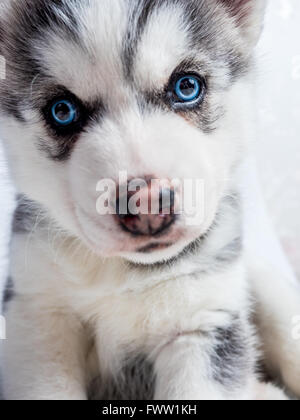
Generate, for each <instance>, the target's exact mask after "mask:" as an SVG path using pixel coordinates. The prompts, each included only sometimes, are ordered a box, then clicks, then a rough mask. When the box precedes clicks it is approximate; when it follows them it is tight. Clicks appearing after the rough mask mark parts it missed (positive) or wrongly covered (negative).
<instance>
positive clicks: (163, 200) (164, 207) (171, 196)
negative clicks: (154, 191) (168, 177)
mask: <svg viewBox="0 0 300 420" xmlns="http://www.w3.org/2000/svg"><path fill="white" fill-rule="evenodd" d="M174 205H175V192H174V190H171V189H169V188H163V189H162V190H161V191H160V195H159V211H160V213H162V212H165V211H168V212H169V213H173V212H174Z"/></svg>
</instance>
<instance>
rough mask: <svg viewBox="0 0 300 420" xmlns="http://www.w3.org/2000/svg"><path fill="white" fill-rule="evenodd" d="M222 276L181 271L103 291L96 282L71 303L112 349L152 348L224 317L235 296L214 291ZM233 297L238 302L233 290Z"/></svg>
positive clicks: (94, 331)
mask: <svg viewBox="0 0 300 420" xmlns="http://www.w3.org/2000/svg"><path fill="white" fill-rule="evenodd" d="M233 278H234V276H232V277H230V276H228V283H227V287H228V288H230V289H231V290H234V284H233V283H234V281H233ZM141 281H143V279H141ZM145 281H146V280H145ZM221 281H224V283H226V276H225V277H223V278H222V280H221V279H220V278H218V277H204V278H201V277H200V278H194V277H193V276H184V277H182V278H177V279H176V278H173V279H169V280H166V281H162V282H159V283H157V284H154V285H153V286H152V287H151V286H150V285H149V284H147V283H146V284H147V287H145V288H136V289H135V288H133V289H128V290H124V291H118V289H116V290H115V291H114V293H105V288H101V286H99V288H97V289H94V288H92V289H91V290H90V292H88V289H85V291H84V292H85V296H86V298H84V299H83V298H82V296H84V294H83V293H82V294H81V293H80V292H79V293H78V294H77V298H75V301H73V303H74V304H75V306H77V308H75V309H77V310H79V311H80V315H81V317H82V318H83V319H84V320H85V321H86V322H87V323H88V324H89V325H91V326H92V330H93V335H94V336H96V337H99V341H100V342H104V343H105V348H109V349H110V350H111V352H112V353H114V354H116V353H118V351H119V349H120V348H124V347H125V348H128V349H129V351H131V347H134V349H136V348H138V349H140V351H146V352H152V351H154V350H155V349H156V348H157V346H160V345H164V344H165V342H168V341H170V339H173V338H174V337H176V336H177V335H178V334H182V333H190V332H193V331H199V330H201V331H204V332H205V331H208V330H209V329H210V328H214V326H215V325H222V324H223V322H226V321H227V320H226V317H227V314H228V312H231V311H232V310H234V306H236V304H235V303H234V299H235V297H234V296H233V293H230V294H227V293H225V295H223V293H222V294H220V293H219V290H220V287H221V284H220V283H221ZM224 286H225V284H223V287H224ZM231 286H232V287H231ZM223 287H222V288H223ZM106 292H107V290H106ZM73 296H74V295H73ZM236 297H238V298H237V301H241V293H240V291H239V290H237V289H236ZM100 345H101V343H100Z"/></svg>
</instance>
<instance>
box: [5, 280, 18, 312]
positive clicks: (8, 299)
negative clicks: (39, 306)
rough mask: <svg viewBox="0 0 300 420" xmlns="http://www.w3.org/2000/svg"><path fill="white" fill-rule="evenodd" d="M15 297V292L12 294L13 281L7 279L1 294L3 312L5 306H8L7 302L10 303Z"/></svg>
mask: <svg viewBox="0 0 300 420" xmlns="http://www.w3.org/2000/svg"><path fill="white" fill-rule="evenodd" d="M14 296H15V292H14V282H13V279H12V278H11V277H8V279H7V282H6V286H5V289H4V294H3V305H4V312H5V311H6V309H7V305H8V304H9V302H11V301H12V300H13V298H14Z"/></svg>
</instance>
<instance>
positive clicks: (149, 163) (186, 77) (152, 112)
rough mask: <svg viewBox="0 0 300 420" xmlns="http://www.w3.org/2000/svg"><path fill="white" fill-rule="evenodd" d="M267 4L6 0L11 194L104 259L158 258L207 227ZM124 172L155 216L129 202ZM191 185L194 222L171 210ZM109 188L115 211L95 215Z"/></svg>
mask: <svg viewBox="0 0 300 420" xmlns="http://www.w3.org/2000/svg"><path fill="white" fill-rule="evenodd" d="M263 6H264V1H263V0H210V1H206V0H205V1H203V0H114V1H111V0H88V1H87V0H61V1H58V0H4V3H3V7H2V9H1V12H0V13H1V15H0V16H1V18H0V19H1V20H0V22H1V23H0V25H1V26H0V51H1V55H2V56H4V58H5V60H6V78H5V79H3V80H1V81H0V93H1V118H0V127H1V130H2V137H3V139H4V141H5V144H6V145H7V151H8V156H9V159H10V162H11V167H12V172H13V175H14V178H15V181H16V184H17V187H18V189H19V191H20V192H21V193H23V194H25V195H26V196H27V197H29V198H30V199H32V200H34V201H37V202H39V203H41V204H42V205H43V206H44V207H45V208H47V210H48V212H49V213H50V215H51V216H52V217H53V218H55V219H56V220H57V222H58V223H59V224H60V225H61V226H62V227H63V228H65V229H67V230H68V231H69V232H71V233H72V234H73V235H75V236H77V237H79V238H80V239H81V240H83V241H84V242H85V243H86V244H87V245H88V246H89V247H90V248H91V249H92V250H93V251H95V252H96V253H99V255H103V256H120V255H121V256H125V257H126V258H129V259H133V260H135V261H139V262H154V261H159V260H162V259H167V258H170V257H172V256H174V255H176V254H177V253H179V252H180V251H181V250H182V249H183V248H184V247H186V246H187V245H188V244H189V243H191V242H193V241H194V240H195V239H197V238H198V237H200V236H202V235H203V234H205V232H206V231H207V230H208V229H209V228H210V226H211V224H212V223H213V221H214V218H215V217H216V214H217V212H218V208H219V203H220V201H221V199H222V198H223V197H224V195H226V194H227V193H228V192H229V191H230V189H231V188H232V185H231V178H232V176H231V175H232V171H233V168H234V166H235V165H236V164H237V163H238V161H239V159H240V154H241V150H242V147H243V143H244V141H245V138H246V137H247V128H246V129H245V122H247V113H246V111H247V105H248V103H247V97H248V95H249V90H251V85H250V84H248V82H247V74H248V72H249V69H250V67H251V61H252V51H253V48H254V46H255V44H256V42H257V39H258V36H259V33H260V30H261V24H262V16H263V8H264V7H263ZM120 173H121V175H122V176H120ZM124 173H126V177H124ZM103 180H110V181H111V184H109V183H108V185H110V186H112V185H115V186H116V188H115V189H114V188H113V187H112V188H109V189H108V190H105V189H103V191H102V189H101V188H102V186H100V187H99V185H100V184H101V182H102V181H103ZM132 180H134V181H133V183H136V180H138V182H137V183H138V184H139V188H138V189H137V191H139V194H140V195H139V198H138V199H137V200H136V203H138V202H139V203H140V202H141V200H142V198H144V199H145V201H146V202H147V203H149V202H154V204H157V208H158V211H157V212H156V213H155V212H154V213H153V214H149V213H151V212H150V210H149V212H148V213H147V212H145V213H144V214H141V212H140V213H139V212H138V214H135V213H134V212H133V211H130V210H128V208H129V202H130V198H133V197H132V192H133V191H134V188H133V189H132V188H131V187H129V186H130V184H131V181H132ZM152 180H163V181H154V182H152ZM173 180H176V182H173ZM185 180H193V181H195V183H196V181H197V180H200V181H202V184H201V185H202V186H203V188H202V190H203V194H202V198H201V200H200V202H198V204H197V206H201V208H202V209H203V214H202V217H201V220H200V219H199V223H197V224H196V225H194V224H193V226H191V224H190V223H188V216H187V214H186V212H185V210H184V208H183V207H182V206H180V209H179V211H178V212H176V208H177V207H178V208H179V204H178V203H182V202H183V201H184V200H182V196H183V194H184V193H183V188H182V185H184V182H185ZM99 182H100V184H99ZM179 184H180V185H181V186H180V187H179ZM195 185H199V184H197V183H196V184H195ZM97 187H98V188H97ZM104 190H105V194H106V196H105V197H106V199H105V200H102V198H100V202H102V203H105V204H106V206H107V208H114V209H115V214H111V213H113V212H108V213H109V214H99V213H101V211H100V212H99V207H98V205H97V203H98V204H99V195H100V191H101V193H103V192H104ZM128 190H130V191H128ZM128 193H129V194H128ZM166 195H168V200H167V201H168V203H169V207H170V208H169V210H170V211H169V212H166V211H164V210H165V209H164V206H163V205H162V201H163V200H162V197H164V196H166ZM154 196H155V197H154ZM124 197H126V198H125V199H124ZM101 200H102V201H101ZM124 200H125V211H124V212H122V211H120V207H121V205H120V202H121V201H123V208H124ZM154 207H155V206H154ZM196 210H197V209H196ZM198 210H199V209H198Z"/></svg>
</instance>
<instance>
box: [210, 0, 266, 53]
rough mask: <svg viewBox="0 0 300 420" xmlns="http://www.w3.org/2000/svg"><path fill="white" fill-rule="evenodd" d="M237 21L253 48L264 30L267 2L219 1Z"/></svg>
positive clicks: (244, 0)
mask: <svg viewBox="0 0 300 420" xmlns="http://www.w3.org/2000/svg"><path fill="white" fill-rule="evenodd" d="M217 1H218V2H219V3H220V4H222V5H223V6H224V8H226V9H227V11H228V13H229V14H230V15H231V16H232V17H233V18H234V19H235V21H236V24H237V25H238V27H239V28H240V30H241V33H242V35H243V36H244V37H245V41H246V42H247V43H248V45H249V47H250V48H253V47H254V46H255V45H256V44H257V42H258V40H259V37H260V34H261V32H262V29H263V22H264V15H265V9H266V4H267V0H217Z"/></svg>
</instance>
